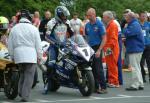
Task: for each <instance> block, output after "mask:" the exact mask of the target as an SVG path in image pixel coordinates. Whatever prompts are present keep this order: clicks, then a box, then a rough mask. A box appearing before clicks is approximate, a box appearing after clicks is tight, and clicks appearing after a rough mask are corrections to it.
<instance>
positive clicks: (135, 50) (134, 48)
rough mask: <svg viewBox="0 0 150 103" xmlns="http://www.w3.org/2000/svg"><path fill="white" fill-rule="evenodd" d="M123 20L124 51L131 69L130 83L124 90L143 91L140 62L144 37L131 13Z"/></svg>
mask: <svg viewBox="0 0 150 103" xmlns="http://www.w3.org/2000/svg"><path fill="white" fill-rule="evenodd" d="M125 19H126V21H127V23H128V24H127V25H126V27H125V29H124V31H123V32H124V35H125V37H126V50H127V53H128V54H129V63H130V65H131V68H132V83H131V85H130V87H128V88H126V90H127V91H137V90H143V89H144V84H143V79H142V74H141V67H140V61H141V57H142V53H143V51H144V36H143V32H142V28H141V26H140V24H139V22H138V21H137V19H136V18H135V14H134V13H133V12H129V13H127V16H126V18H125Z"/></svg>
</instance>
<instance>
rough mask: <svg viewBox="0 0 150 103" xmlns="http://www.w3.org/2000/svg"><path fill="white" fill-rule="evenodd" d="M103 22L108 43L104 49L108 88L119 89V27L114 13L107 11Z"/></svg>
mask: <svg viewBox="0 0 150 103" xmlns="http://www.w3.org/2000/svg"><path fill="white" fill-rule="evenodd" d="M103 21H104V22H105V24H106V37H107V41H106V44H105V47H104V52H105V58H106V64H107V66H108V86H109V87H113V88H117V87H119V80H118V66H117V63H118V56H119V44H118V26H117V24H116V23H115V21H114V17H113V13H112V12H111V11H105V12H104V13H103Z"/></svg>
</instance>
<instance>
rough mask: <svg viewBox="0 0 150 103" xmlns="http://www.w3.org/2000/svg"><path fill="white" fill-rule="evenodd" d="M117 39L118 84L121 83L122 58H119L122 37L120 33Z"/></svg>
mask: <svg viewBox="0 0 150 103" xmlns="http://www.w3.org/2000/svg"><path fill="white" fill-rule="evenodd" d="M118 40H119V58H118V78H119V84H120V85H123V77H122V58H121V52H122V38H121V35H120V36H119V38H118Z"/></svg>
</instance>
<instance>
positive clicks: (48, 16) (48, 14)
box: [39, 11, 51, 41]
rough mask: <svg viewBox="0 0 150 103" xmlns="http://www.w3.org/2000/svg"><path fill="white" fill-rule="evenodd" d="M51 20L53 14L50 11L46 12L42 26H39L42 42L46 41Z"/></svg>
mask: <svg viewBox="0 0 150 103" xmlns="http://www.w3.org/2000/svg"><path fill="white" fill-rule="evenodd" d="M50 19H51V12H50V11H45V17H44V19H43V20H42V21H41V23H40V26H39V31H40V37H41V40H42V41H43V40H45V35H46V30H47V23H48V21H50Z"/></svg>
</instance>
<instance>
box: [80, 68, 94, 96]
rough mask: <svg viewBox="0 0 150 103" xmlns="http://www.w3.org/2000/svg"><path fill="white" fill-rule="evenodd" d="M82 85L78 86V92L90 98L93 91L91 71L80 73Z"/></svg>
mask: <svg viewBox="0 0 150 103" xmlns="http://www.w3.org/2000/svg"><path fill="white" fill-rule="evenodd" d="M81 74H82V83H80V84H79V90H80V92H81V94H82V95H83V96H90V95H91V94H92V93H93V91H94V87H95V84H94V77H93V73H92V71H82V73H81Z"/></svg>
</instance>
